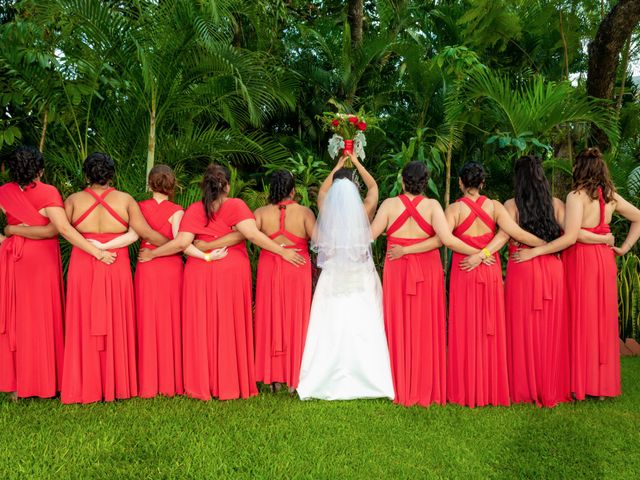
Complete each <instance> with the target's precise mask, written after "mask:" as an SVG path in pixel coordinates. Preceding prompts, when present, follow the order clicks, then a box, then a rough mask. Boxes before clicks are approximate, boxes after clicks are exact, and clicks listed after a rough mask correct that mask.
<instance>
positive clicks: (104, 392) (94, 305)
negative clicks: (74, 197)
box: [61, 188, 138, 403]
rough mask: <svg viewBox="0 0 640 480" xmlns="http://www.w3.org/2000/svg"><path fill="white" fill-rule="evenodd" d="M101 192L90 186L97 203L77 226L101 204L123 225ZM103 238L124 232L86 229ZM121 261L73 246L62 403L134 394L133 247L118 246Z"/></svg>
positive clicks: (102, 239)
mask: <svg viewBox="0 0 640 480" xmlns="http://www.w3.org/2000/svg"><path fill="white" fill-rule="evenodd" d="M112 191H113V188H110V189H108V190H105V191H104V192H103V193H102V195H100V196H99V195H98V194H96V193H95V192H94V191H93V190H91V189H86V190H85V192H87V193H89V194H90V195H92V196H93V197H94V198H95V203H94V204H93V206H91V207H90V208H89V209H88V210H87V211H86V212H85V213H83V214H82V215H81V216H80V217H79V218H78V219H77V220H76V221H75V223H74V227H76V226H78V225H79V224H80V223H82V221H83V220H84V219H85V218H87V216H88V215H89V214H90V213H91V212H92V211H93V210H94V209H95V208H96V207H97V206H98V205H102V206H103V207H104V208H105V210H107V211H108V212H109V213H110V214H111V215H112V216H113V218H115V219H116V220H118V222H120V223H121V224H122V225H123V226H124V227H126V228H128V224H127V222H125V221H124V220H123V219H122V218H121V217H120V216H119V215H118V214H117V213H116V212H115V210H113V209H112V208H111V206H109V204H108V203H107V202H106V201H105V197H106V196H107V195H108V194H109V193H110V192H112ZM82 235H83V236H84V237H85V238H93V239H96V240H98V241H100V242H103V243H104V242H108V241H109V240H111V239H113V238H115V237H117V236H119V235H121V233H82ZM114 251H115V252H116V253H117V258H116V261H115V262H114V263H113V264H112V265H106V264H104V263H102V262H100V261H99V260H96V259H95V258H94V257H92V256H91V255H89V254H88V253H86V252H84V251H82V250H80V249H79V248H75V247H74V248H73V250H72V252H71V260H70V262H69V272H68V275H67V308H66V335H65V352H64V372H63V375H62V392H61V400H62V403H91V402H98V401H100V400H104V401H112V400H115V399H124V398H130V397H135V396H137V394H138V380H137V376H136V334H135V308H134V300H133V281H132V278H131V266H130V263H129V250H128V248H126V247H125V248H118V249H116V250H114Z"/></svg>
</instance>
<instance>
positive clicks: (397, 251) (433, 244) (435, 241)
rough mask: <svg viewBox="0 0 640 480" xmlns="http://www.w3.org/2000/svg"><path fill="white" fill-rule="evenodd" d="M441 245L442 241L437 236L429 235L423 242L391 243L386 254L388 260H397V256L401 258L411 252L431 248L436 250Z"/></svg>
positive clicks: (429, 249)
mask: <svg viewBox="0 0 640 480" xmlns="http://www.w3.org/2000/svg"><path fill="white" fill-rule="evenodd" d="M441 246H442V241H441V240H440V238H438V236H437V235H436V236H433V237H429V238H427V239H426V240H424V241H423V242H420V243H416V244H413V245H407V246H402V245H392V246H391V247H389V252H388V253H387V256H388V257H389V260H397V259H398V258H402V257H404V256H405V255H409V254H411V253H424V252H430V251H431V250H436V249H438V248H440V247H441Z"/></svg>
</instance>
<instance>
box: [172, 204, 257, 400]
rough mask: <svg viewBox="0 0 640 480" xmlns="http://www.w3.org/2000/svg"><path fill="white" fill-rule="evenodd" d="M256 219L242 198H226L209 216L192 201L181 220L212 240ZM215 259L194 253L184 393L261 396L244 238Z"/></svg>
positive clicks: (187, 289) (187, 292)
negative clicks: (255, 361)
mask: <svg viewBox="0 0 640 480" xmlns="http://www.w3.org/2000/svg"><path fill="white" fill-rule="evenodd" d="M250 218H254V217H253V213H252V212H251V210H250V209H249V207H247V205H246V204H245V203H244V202H243V201H242V200H240V199H238V198H229V199H227V200H225V201H224V202H223V204H222V206H221V207H220V208H219V210H218V211H217V212H216V213H215V215H214V218H213V219H210V220H208V219H207V216H206V213H205V210H204V205H203V204H202V202H197V203H194V204H192V205H191V206H190V207H189V208H188V209H187V211H186V212H185V214H184V217H183V219H182V223H181V224H180V231H181V232H189V233H193V234H195V236H196V239H200V240H204V241H211V240H214V239H216V238H220V237H223V236H225V235H228V234H229V233H231V232H232V231H233V230H232V227H233V226H234V225H236V224H237V223H240V222H241V221H243V220H247V219H250ZM228 251H229V253H228V255H227V256H226V257H225V258H223V259H221V260H215V261H213V262H206V261H205V260H202V259H199V258H194V257H189V258H188V259H187V263H186V265H185V269H184V284H183V288H182V291H183V295H182V339H183V341H182V348H183V352H184V354H183V362H184V391H185V394H187V395H189V396H190V397H194V398H199V399H201V400H209V399H211V397H212V396H213V397H217V398H219V399H220V400H230V399H234V398H248V397H251V396H253V395H257V393H258V389H257V387H256V380H255V373H254V358H253V322H252V315H251V267H250V265H249V256H248V255H247V249H246V246H245V244H244V242H242V243H239V244H237V245H234V246H232V247H229V248H228Z"/></svg>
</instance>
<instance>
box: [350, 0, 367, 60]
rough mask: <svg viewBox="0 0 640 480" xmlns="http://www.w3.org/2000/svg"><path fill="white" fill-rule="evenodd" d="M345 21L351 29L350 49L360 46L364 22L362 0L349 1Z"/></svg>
mask: <svg viewBox="0 0 640 480" xmlns="http://www.w3.org/2000/svg"><path fill="white" fill-rule="evenodd" d="M348 8H349V10H348V11H347V20H348V22H349V28H351V47H352V48H354V49H355V48H358V47H360V45H362V23H363V20H364V0H349V6H348Z"/></svg>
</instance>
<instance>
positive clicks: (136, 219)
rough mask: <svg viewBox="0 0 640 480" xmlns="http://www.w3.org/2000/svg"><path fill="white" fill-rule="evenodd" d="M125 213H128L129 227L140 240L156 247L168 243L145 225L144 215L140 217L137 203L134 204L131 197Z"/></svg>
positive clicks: (166, 239)
mask: <svg viewBox="0 0 640 480" xmlns="http://www.w3.org/2000/svg"><path fill="white" fill-rule="evenodd" d="M127 211H128V213H129V225H131V227H132V228H133V229H134V230H135V231H136V233H137V234H138V235H140V237H141V238H142V239H144V240H146V241H147V242H149V243H151V244H153V245H155V246H158V247H159V246H160V245H164V244H165V243H167V242H168V241H169V239H168V238H167V237H165V236H164V235H161V234H160V233H158V232H156V231H155V230H154V229H153V228H151V226H150V225H149V224H148V223H147V220H146V219H145V218H144V215H142V211H141V210H140V206H139V205H138V202H136V201H135V200H134V199H133V197H131V196H130V197H129V204H128V205H127Z"/></svg>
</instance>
